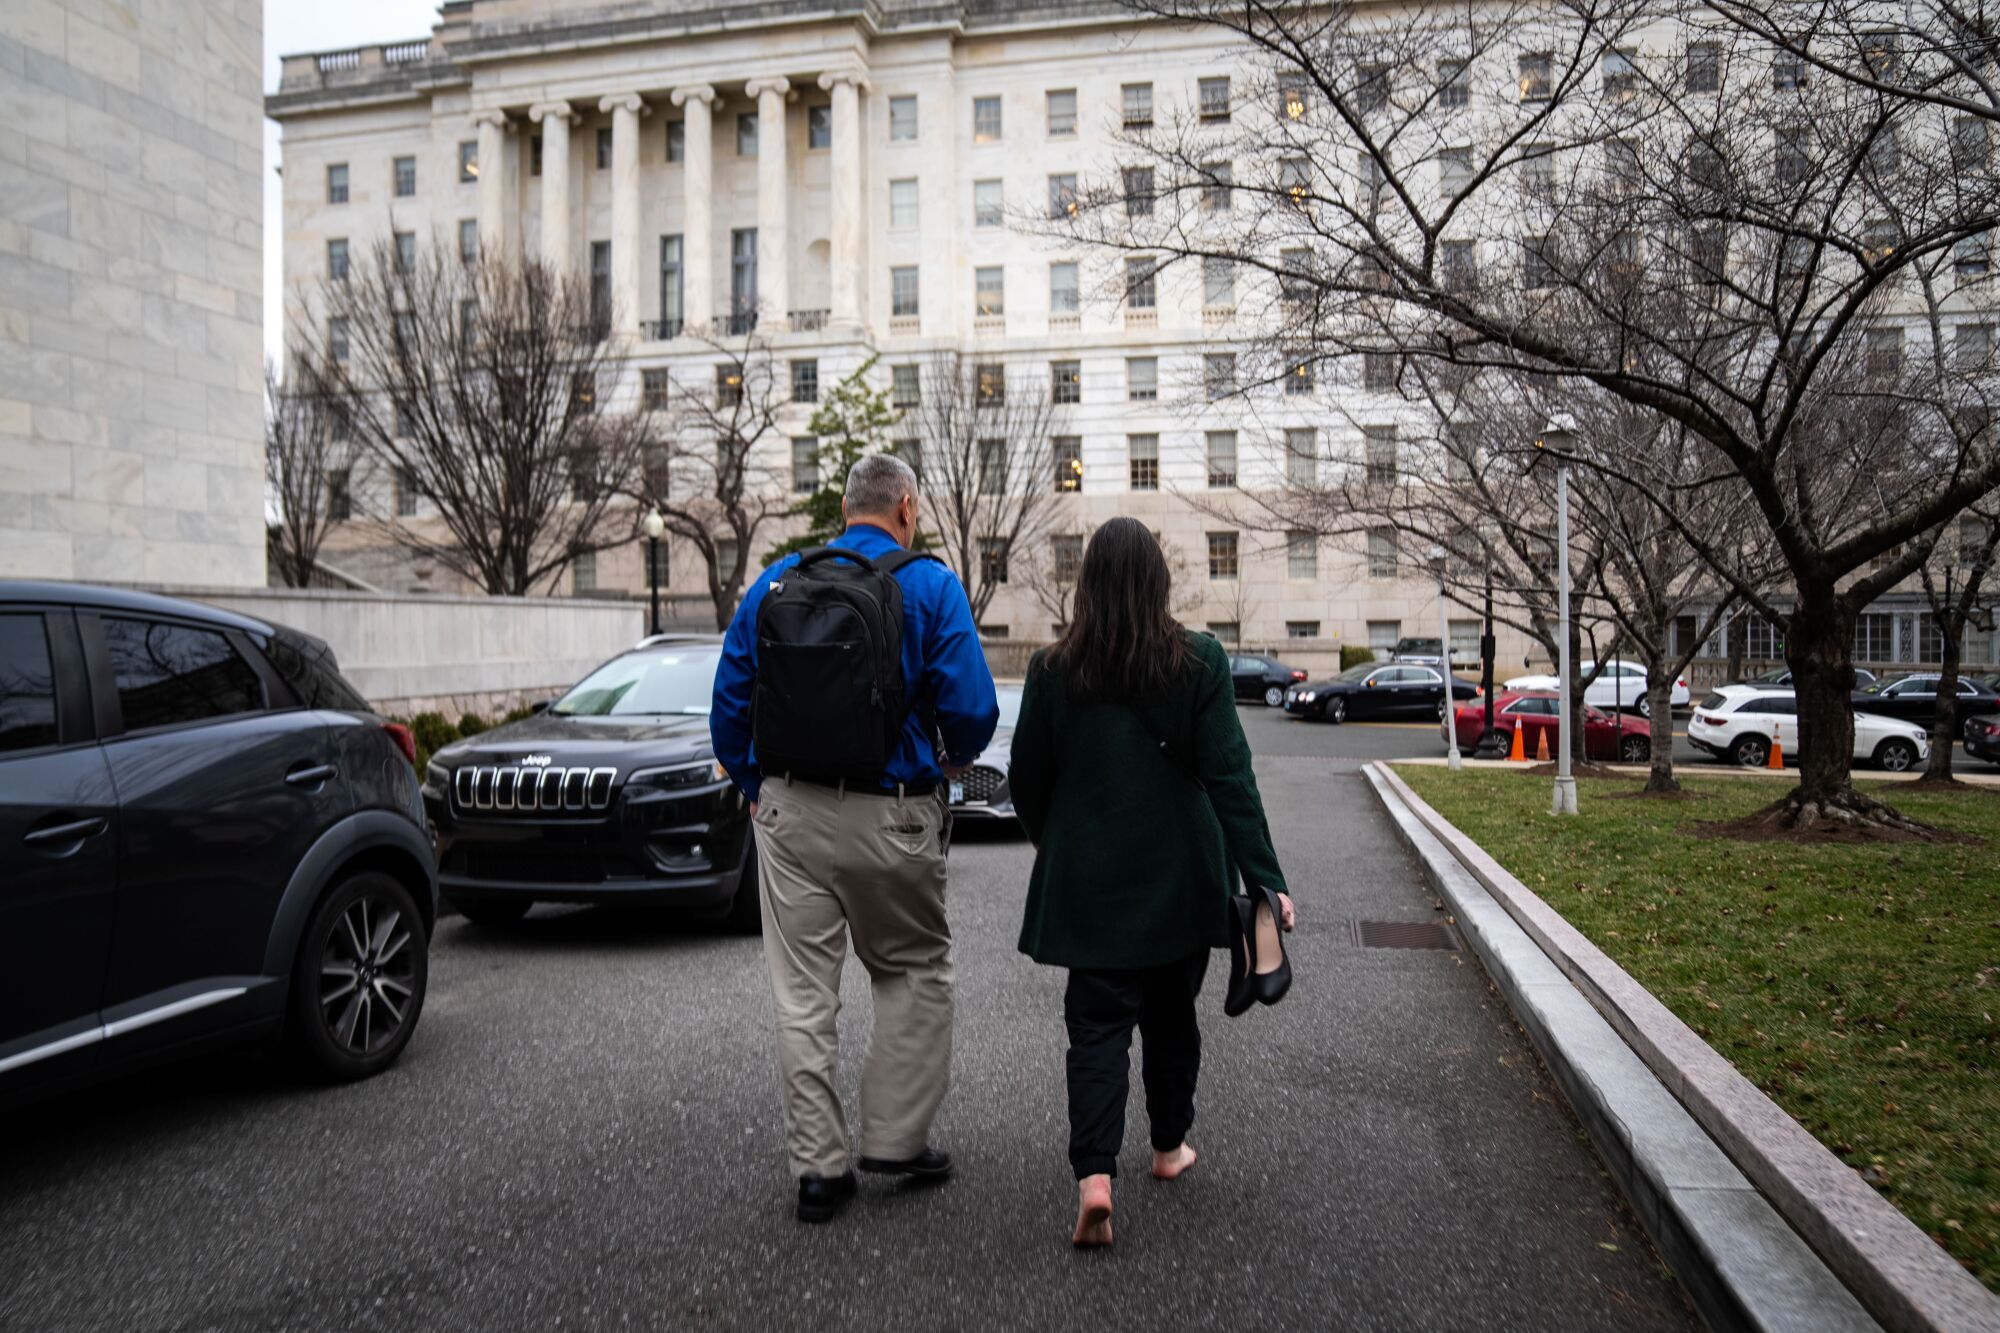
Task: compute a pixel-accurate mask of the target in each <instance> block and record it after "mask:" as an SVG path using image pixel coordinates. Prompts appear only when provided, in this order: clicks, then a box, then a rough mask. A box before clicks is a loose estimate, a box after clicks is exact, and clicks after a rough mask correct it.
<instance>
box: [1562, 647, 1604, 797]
mask: <svg viewBox="0 0 2000 1333" xmlns="http://www.w3.org/2000/svg"><path fill="white" fill-rule="evenodd" d="M1563 688H1564V689H1566V690H1568V691H1569V762H1570V768H1571V769H1572V770H1574V769H1576V768H1578V767H1581V766H1582V765H1583V764H1585V763H1587V762H1589V759H1590V755H1589V752H1588V751H1587V750H1586V749H1585V748H1584V744H1583V738H1584V731H1585V727H1584V720H1583V710H1584V707H1585V704H1584V701H1583V694H1584V686H1583V628H1582V626H1580V625H1579V624H1577V620H1576V616H1575V615H1574V614H1572V615H1571V616H1570V618H1569V679H1568V680H1566V681H1564V682H1563ZM1614 757H1615V756H1614Z"/></svg>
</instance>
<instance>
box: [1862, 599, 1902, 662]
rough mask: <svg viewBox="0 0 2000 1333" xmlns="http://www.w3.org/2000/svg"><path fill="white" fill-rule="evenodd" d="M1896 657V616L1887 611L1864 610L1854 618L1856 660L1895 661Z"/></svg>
mask: <svg viewBox="0 0 2000 1333" xmlns="http://www.w3.org/2000/svg"><path fill="white" fill-rule="evenodd" d="M1895 658H1896V617H1894V616H1893V615H1890V614H1889V613H1888V612H1886V611H1863V612H1862V613H1861V614H1860V615H1858V616H1856V617H1855V618H1854V660H1855V661H1856V662H1893V661H1894V660H1895Z"/></svg>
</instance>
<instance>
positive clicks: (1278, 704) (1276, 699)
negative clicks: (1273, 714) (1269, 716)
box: [1264, 685, 1285, 708]
mask: <svg viewBox="0 0 2000 1333" xmlns="http://www.w3.org/2000/svg"><path fill="white" fill-rule="evenodd" d="M1284 706H1285V692H1284V691H1283V690H1281V689H1279V688H1278V687H1277V686H1276V685H1273V686H1271V687H1270V688H1269V689H1267V690H1265V691H1264V707H1266V708H1283V707H1284Z"/></svg>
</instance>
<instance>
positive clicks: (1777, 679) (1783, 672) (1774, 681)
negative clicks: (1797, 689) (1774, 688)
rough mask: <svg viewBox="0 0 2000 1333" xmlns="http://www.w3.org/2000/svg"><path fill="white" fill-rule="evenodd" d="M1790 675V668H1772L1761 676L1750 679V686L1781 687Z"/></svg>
mask: <svg viewBox="0 0 2000 1333" xmlns="http://www.w3.org/2000/svg"><path fill="white" fill-rule="evenodd" d="M1791 674H1792V670H1791V668H1790V667H1772V668H1771V669H1770V670H1769V671H1766V672H1765V673H1764V674H1763V675H1761V676H1752V677H1750V683H1751V684H1752V685H1782V684H1784V683H1785V680H1786V678H1787V677H1789V676H1790V675H1791Z"/></svg>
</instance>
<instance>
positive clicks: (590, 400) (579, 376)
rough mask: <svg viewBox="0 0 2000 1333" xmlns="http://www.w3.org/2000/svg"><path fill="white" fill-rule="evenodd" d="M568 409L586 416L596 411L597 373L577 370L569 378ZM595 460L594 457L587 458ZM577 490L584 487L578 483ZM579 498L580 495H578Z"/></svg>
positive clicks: (588, 471)
mask: <svg viewBox="0 0 2000 1333" xmlns="http://www.w3.org/2000/svg"><path fill="white" fill-rule="evenodd" d="M569 410H570V412H571V413H573V414H574V415H576V416H580V417H587V416H590V415H592V414H593V413H595V412H596V411H597V375H596V372H594V371H589V370H579V371H577V372H576V373H575V374H574V375H571V376H570V379H569ZM589 461H591V462H595V461H596V460H595V459H592V460H589ZM590 472H591V469H589V468H582V469H579V473H580V475H583V476H586V477H587V476H588V475H589V473H590ZM578 489H579V491H581V490H583V489H586V487H584V486H583V485H581V484H579V487H578ZM579 498H581V497H579Z"/></svg>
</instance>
